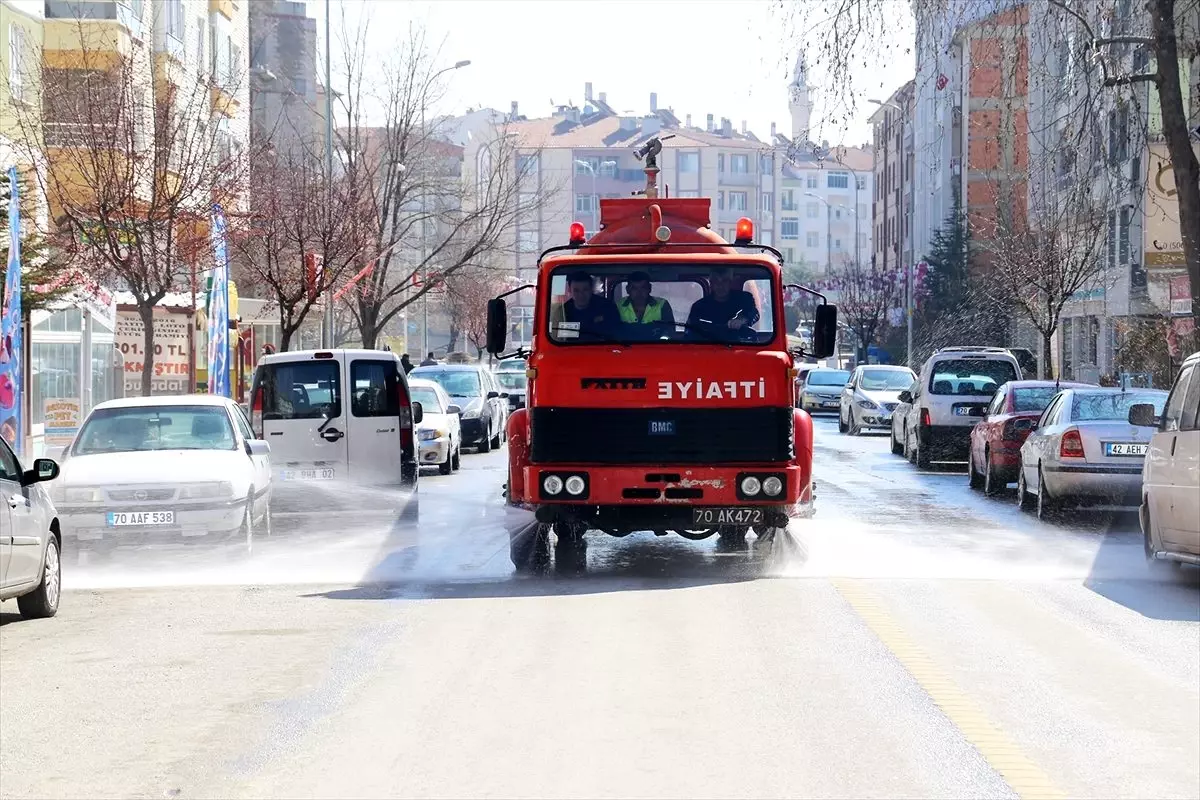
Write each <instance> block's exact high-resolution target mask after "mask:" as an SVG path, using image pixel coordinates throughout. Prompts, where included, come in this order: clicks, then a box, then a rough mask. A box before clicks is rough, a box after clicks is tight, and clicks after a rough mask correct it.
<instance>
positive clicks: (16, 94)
mask: <svg viewBox="0 0 1200 800" xmlns="http://www.w3.org/2000/svg"><path fill="white" fill-rule="evenodd" d="M8 85H9V89H10V91H11V93H12V99H13V100H17V101H22V100H24V99H25V90H24V86H25V29H24V28H22V27H21V26H20V25H17V24H16V23H11V24H9V26H8Z"/></svg>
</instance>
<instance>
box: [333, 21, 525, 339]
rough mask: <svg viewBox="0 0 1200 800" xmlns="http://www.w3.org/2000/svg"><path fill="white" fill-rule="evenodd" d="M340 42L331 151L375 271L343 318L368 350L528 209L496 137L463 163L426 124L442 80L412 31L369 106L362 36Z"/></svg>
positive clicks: (508, 145)
mask: <svg viewBox="0 0 1200 800" xmlns="http://www.w3.org/2000/svg"><path fill="white" fill-rule="evenodd" d="M348 40H349V41H348V45H347V47H346V49H347V52H348V53H350V58H348V61H347V67H346V70H345V75H344V76H343V85H342V88H341V89H340V91H339V94H340V101H339V107H340V111H339V113H340V114H341V115H342V119H341V120H339V125H338V134H337V135H338V149H339V151H340V155H341V159H342V167H343V169H344V170H345V173H346V176H347V180H349V181H350V182H352V183H353V184H354V185H355V186H359V187H364V188H363V190H362V200H363V203H364V205H365V207H366V209H367V210H366V216H367V219H368V226H367V227H366V229H365V236H364V238H365V242H364V243H363V244H362V255H361V258H362V259H364V260H370V259H374V260H375V261H376V266H375V269H374V271H373V272H372V273H371V275H370V277H369V278H368V279H367V281H366V283H367V288H368V290H367V291H364V292H363V293H362V294H360V295H358V296H357V297H356V298H355V301H354V303H353V304H352V309H353V313H354V316H355V319H356V321H357V323H358V326H359V330H360V333H361V338H362V342H363V346H364V347H374V346H375V342H376V340H377V339H378V337H379V335H380V333H381V332H382V331H383V330H384V329H385V327H386V326H387V325H388V323H389V322H391V321H392V320H393V319H394V318H395V317H396V316H397V315H398V314H399V313H400V312H401V311H402V310H403V309H405V308H406V307H408V306H410V305H412V304H413V303H414V302H416V301H417V300H420V299H421V298H422V297H424V296H425V295H426V293H428V292H429V291H430V288H431V287H432V286H433V285H434V283H435V282H434V281H431V280H428V278H429V277H430V276H431V275H436V276H440V277H441V278H449V277H450V276H452V275H453V274H454V273H456V272H458V271H459V270H462V269H464V268H466V267H468V266H469V265H471V264H476V263H479V261H480V260H481V259H483V258H484V257H486V256H488V255H489V254H492V253H494V252H496V251H497V250H498V249H500V248H501V247H502V246H504V242H505V241H506V239H507V238H508V236H507V235H508V234H509V233H510V231H511V230H512V228H513V227H514V225H515V222H516V220H517V219H518V218H519V217H520V216H521V215H522V214H523V213H527V212H528V211H529V210H530V208H531V207H533V206H536V203H537V200H536V198H533V197H529V196H526V195H524V194H522V193H521V192H520V191H519V187H520V185H521V182H520V177H521V176H520V170H519V169H517V168H516V167H515V166H514V165H515V164H516V163H517V159H516V152H517V148H518V141H517V139H516V138H515V137H512V136H509V135H507V133H508V132H507V131H506V130H505V129H504V128H503V127H502V128H501V129H498V130H496V131H494V133H493V135H492V136H491V137H489V138H490V142H489V144H488V145H487V146H486V147H485V148H483V153H485V154H486V157H481V158H479V159H477V160H474V161H473V162H471V163H466V162H465V161H464V159H463V152H462V148H459V147H456V146H454V145H452V144H450V143H449V142H446V141H445V140H444V139H443V138H441V137H440V136H439V132H438V130H437V128H436V126H435V125H432V124H429V122H428V121H427V117H428V116H429V110H430V108H431V107H432V106H433V105H434V104H435V103H436V101H437V100H438V99H439V98H440V97H441V94H442V85H443V84H442V82H441V76H442V74H443V73H445V72H446V71H447V70H445V69H438V68H437V66H436V63H435V61H436V56H437V53H436V52H435V51H433V50H431V48H430V47H429V46H428V44H427V42H426V40H425V36H424V33H423V32H422V31H421V30H420V29H416V28H414V29H413V30H412V31H410V34H409V36H408V40H407V42H406V43H405V46H404V47H402V48H399V49H398V51H397V52H398V53H399V54H400V55H399V56H398V57H397V59H396V60H395V61H394V62H392V63H389V64H387V65H385V68H384V75H385V77H384V80H383V82H382V86H381V87H378V86H376V85H375V84H371V86H372V87H375V88H377V89H378V91H379V94H380V96H378V97H375V98H372V97H371V91H368V84H367V82H366V81H365V77H364V73H365V70H364V67H365V63H366V61H365V53H364V51H363V48H362V47H361V42H362V32H361V30H360V31H359V33H358V34H357V35H356V36H354V37H348ZM371 99H374V100H376V101H379V102H380V103H381V104H382V107H383V109H384V112H383V115H382V118H381V119H380V120H379V123H380V124H378V125H368V124H367V123H366V118H365V105H366V104H367V103H368V101H369V100H371ZM368 186H369V187H370V189H369V191H368V190H367V189H366V188H365V187H368Z"/></svg>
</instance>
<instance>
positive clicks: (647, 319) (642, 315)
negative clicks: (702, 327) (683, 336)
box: [617, 270, 675, 325]
mask: <svg viewBox="0 0 1200 800" xmlns="http://www.w3.org/2000/svg"><path fill="white" fill-rule="evenodd" d="M617 312H618V313H619V314H620V315H621V322H625V323H634V324H636V323H642V324H649V323H652V322H657V323H665V324H668V325H674V324H675V313H674V312H673V311H672V310H671V304H670V303H668V302H667V301H666V300H664V299H663V298H661V297H651V296H650V276H649V275H648V274H646V273H645V272H642V271H640V270H639V271H638V272H634V273H632V274H630V276H629V277H628V278H626V280H625V297H623V298H621V302H619V303H617Z"/></svg>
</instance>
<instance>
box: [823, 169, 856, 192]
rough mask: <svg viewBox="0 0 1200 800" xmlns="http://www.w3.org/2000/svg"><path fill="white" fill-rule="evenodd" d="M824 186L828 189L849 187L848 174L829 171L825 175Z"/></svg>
mask: <svg viewBox="0 0 1200 800" xmlns="http://www.w3.org/2000/svg"><path fill="white" fill-rule="evenodd" d="M825 186H826V187H827V188H830V189H849V188H850V175H849V174H847V173H845V172H831V173H829V174H828V175H827V176H826V177H825Z"/></svg>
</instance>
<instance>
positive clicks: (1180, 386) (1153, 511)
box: [1129, 352, 1200, 564]
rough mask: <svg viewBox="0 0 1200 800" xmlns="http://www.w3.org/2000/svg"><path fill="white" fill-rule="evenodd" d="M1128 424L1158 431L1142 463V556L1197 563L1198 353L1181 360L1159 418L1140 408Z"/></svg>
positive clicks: (1199, 501)
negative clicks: (1143, 549)
mask: <svg viewBox="0 0 1200 800" xmlns="http://www.w3.org/2000/svg"><path fill="white" fill-rule="evenodd" d="M1129 421H1130V423H1132V424H1135V425H1154V426H1155V427H1157V428H1158V430H1157V431H1155V432H1154V435H1153V436H1152V437H1151V439H1150V447H1149V452H1148V453H1147V454H1146V460H1145V462H1143V464H1142V508H1141V515H1140V516H1141V522H1142V536H1143V539H1144V540H1145V546H1146V557H1147V558H1150V559H1154V558H1160V559H1165V560H1169V561H1176V562H1184V563H1190V564H1200V352H1197V353H1192V354H1191V355H1190V356H1188V357H1187V358H1186V359H1185V360H1184V362H1183V366H1182V367H1181V368H1180V370H1179V374H1178V375H1177V376H1176V377H1175V385H1174V386H1173V387H1172V388H1171V395H1170V396H1169V397H1168V398H1167V404H1166V408H1165V410H1164V411H1163V415H1162V418H1161V419H1155V417H1154V406H1151V405H1144V406H1134V407H1133V408H1131V409H1129Z"/></svg>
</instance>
